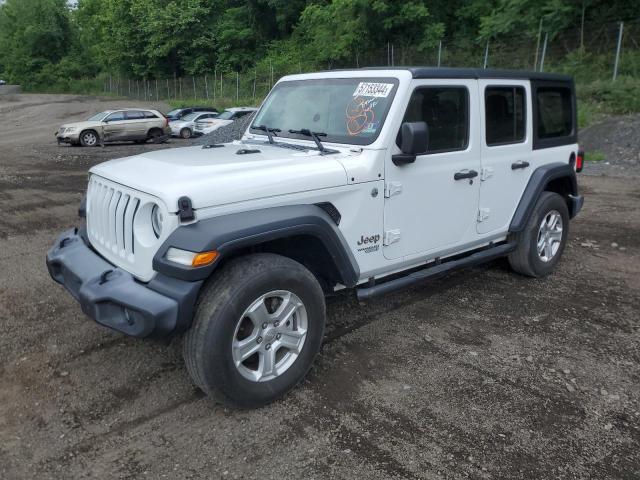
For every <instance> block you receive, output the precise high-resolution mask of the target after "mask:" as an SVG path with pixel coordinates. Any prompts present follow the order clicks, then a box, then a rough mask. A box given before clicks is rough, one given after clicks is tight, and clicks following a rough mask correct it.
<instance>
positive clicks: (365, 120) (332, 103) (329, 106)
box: [251, 78, 398, 145]
mask: <svg viewBox="0 0 640 480" xmlns="http://www.w3.org/2000/svg"><path fill="white" fill-rule="evenodd" d="M397 85H398V80H397V79H394V78H325V79H321V80H296V81H289V82H282V83H279V84H278V85H276V87H275V88H274V89H273V90H272V91H271V93H270V94H269V97H268V98H267V99H266V100H265V102H264V105H263V106H262V108H261V109H260V112H259V113H258V115H257V116H256V119H255V120H254V121H253V124H252V128H251V132H252V133H255V134H263V135H264V132H261V131H260V130H258V129H255V128H253V125H255V126H262V125H264V126H267V127H269V128H277V129H280V130H281V131H280V132H279V133H278V136H279V137H288V138H299V139H308V137H306V136H303V135H300V134H295V133H290V132H289V130H298V131H299V130H302V129H308V130H310V131H312V132H318V133H326V137H322V141H323V142H334V143H347V144H356V145H369V144H371V143H373V142H374V140H375V139H376V138H377V137H378V134H379V133H380V130H381V129H382V125H383V124H384V120H385V117H386V116H387V112H388V111H389V108H390V107H391V103H392V101H393V97H394V95H395V91H396V87H397Z"/></svg>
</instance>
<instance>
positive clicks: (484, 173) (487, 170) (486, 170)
mask: <svg viewBox="0 0 640 480" xmlns="http://www.w3.org/2000/svg"><path fill="white" fill-rule="evenodd" d="M491 177H493V167H482V169H481V170H480V180H482V181H483V182H484V181H485V180H488V179H489V178H491Z"/></svg>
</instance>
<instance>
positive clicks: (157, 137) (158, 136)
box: [147, 128, 163, 144]
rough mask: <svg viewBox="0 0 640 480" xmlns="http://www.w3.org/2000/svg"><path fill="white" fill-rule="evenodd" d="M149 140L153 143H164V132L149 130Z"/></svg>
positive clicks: (156, 129) (157, 129) (154, 129)
mask: <svg viewBox="0 0 640 480" xmlns="http://www.w3.org/2000/svg"><path fill="white" fill-rule="evenodd" d="M147 137H148V140H151V141H152V142H153V143H156V144H158V143H162V137H163V133H162V130H160V129H159V128H152V129H151V130H149V133H148V134H147Z"/></svg>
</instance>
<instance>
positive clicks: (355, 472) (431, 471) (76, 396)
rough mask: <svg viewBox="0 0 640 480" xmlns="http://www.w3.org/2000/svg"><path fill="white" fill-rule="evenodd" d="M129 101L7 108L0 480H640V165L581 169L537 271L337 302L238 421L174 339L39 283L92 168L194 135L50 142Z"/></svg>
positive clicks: (52, 99)
mask: <svg viewBox="0 0 640 480" xmlns="http://www.w3.org/2000/svg"><path fill="white" fill-rule="evenodd" d="M121 104H122V103H121V102H114V101H101V100H98V99H94V98H86V97H73V96H44V95H19V96H14V97H11V98H0V207H1V208H2V211H3V213H2V216H1V217H0V259H1V260H0V268H1V271H2V273H1V274H0V478H2V479H6V480H12V479H31V478H38V479H66V478H118V479H128V478H170V479H182V478H190V479H197V478H207V479H218V478H223V479H227V478H245V479H251V478H264V479H289V478H301V479H302V478H304V479H336V478H367V479H368V480H373V479H435V478H447V479H449V478H454V479H458V478H460V479H461V478H476V479H518V478H522V479H525V478H526V479H551V478H553V479H560V478H563V479H570V478H597V479H609V478H612V479H613V478H616V479H625V478H626V479H632V478H636V479H637V478H639V477H640V330H639V325H640V314H639V313H640V187H639V186H638V178H637V177H629V176H626V177H615V176H584V175H583V176H581V177H580V185H581V189H582V191H583V193H584V194H585V196H586V203H585V207H584V210H583V212H582V214H581V215H580V216H579V217H578V219H576V221H574V222H573V223H572V225H571V234H570V243H569V245H568V248H567V250H566V252H565V256H564V258H563V260H562V262H561V264H560V266H559V268H558V270H557V272H556V273H555V274H554V275H552V276H551V277H549V278H547V279H544V280H531V279H527V278H523V277H521V276H518V275H516V274H514V273H512V272H511V271H510V270H509V269H508V267H507V266H506V264H505V262H504V261H498V262H494V263H491V264H489V265H486V266H482V267H479V268H474V269H471V270H466V271H461V272H458V273H456V274H453V275H450V276H448V277H446V278H445V279H442V280H439V281H434V282H431V283H426V284H424V285H422V286H420V287H416V288H413V289H411V290H408V291H405V292H402V293H397V294H392V295H388V296H385V297H382V298H379V299H376V300H374V301H369V302H367V303H366V304H358V302H357V301H356V300H355V299H354V297H353V295H350V294H342V295H337V296H335V297H332V298H330V299H329V300H328V304H329V305H328V327H327V334H326V338H325V342H324V346H323V348H322V352H321V354H320V355H319V357H318V359H317V362H316V364H315V367H314V368H313V369H312V372H311V374H310V375H309V377H308V378H307V380H306V381H305V382H304V384H303V385H301V386H300V387H299V388H297V389H296V390H295V391H294V392H293V393H291V394H290V395H288V396H287V397H286V398H285V399H283V400H281V401H279V402H276V403H275V404H273V405H271V406H269V407H266V408H263V409H260V410H252V411H235V410H229V409H225V408H222V407H220V406H217V405H215V404H212V403H211V402H210V401H209V400H208V399H207V398H205V397H204V396H203V395H202V394H201V393H200V392H199V391H198V390H197V389H196V388H194V386H193V385H192V384H191V382H190V380H189V377H188V375H187V372H186V370H185V368H184V366H183V364H182V358H181V354H180V342H179V341H175V342H173V343H171V344H170V345H168V346H167V345H164V344H161V343H157V342H151V341H140V340H135V339H130V338H127V337H124V336H122V335H120V334H117V333H115V332H112V331H109V330H107V329H105V328H102V327H100V326H98V325H97V324H95V323H94V322H92V321H90V320H89V319H87V318H86V317H85V316H84V315H83V314H82V313H81V311H80V309H79V307H78V305H77V304H76V303H75V302H74V301H73V300H72V299H71V297H70V296H69V295H68V294H66V292H64V291H63V289H62V288H61V287H60V286H58V285H56V284H55V283H54V282H53V281H52V280H51V279H50V278H49V275H48V274H47V271H46V267H45V263H44V257H45V252H46V251H47V249H48V248H49V246H50V244H51V243H52V242H53V240H54V238H55V236H56V234H57V232H59V231H60V230H62V229H64V228H67V227H69V226H72V225H74V223H75V221H76V218H75V217H76V211H77V205H78V202H79V200H80V198H81V193H82V191H83V189H84V186H85V181H86V175H87V170H88V168H89V167H91V166H92V165H94V164H95V163H97V162H100V161H103V160H106V159H109V158H115V157H121V156H126V155H130V154H133V153H137V152H142V151H145V150H147V149H151V148H167V147H175V146H180V145H184V144H185V143H184V142H182V141H178V140H174V141H173V142H172V143H171V144H170V145H163V146H152V145H144V146H137V145H136V146H133V145H112V146H108V147H106V148H104V149H103V148H94V149H82V148H74V147H68V146H62V147H58V146H56V145H55V142H54V138H53V132H54V131H55V129H56V128H57V126H58V124H60V123H61V122H63V121H65V120H68V119H75V118H82V117H84V116H87V115H88V114H90V113H93V112H94V111H96V110H98V109H105V108H107V107H111V106H114V105H121ZM613 173H615V172H613Z"/></svg>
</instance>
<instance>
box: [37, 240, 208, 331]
mask: <svg viewBox="0 0 640 480" xmlns="http://www.w3.org/2000/svg"><path fill="white" fill-rule="evenodd" d="M47 268H48V269H49V274H50V275H51V277H52V278H53V279H54V280H55V281H56V282H58V283H60V284H61V285H63V286H64V287H65V288H66V289H67V290H68V291H69V293H70V294H71V295H72V296H73V297H74V298H75V299H76V300H77V301H78V302H79V303H80V307H81V308H82V311H83V312H84V313H85V314H86V315H88V316H89V317H91V318H92V319H93V320H95V321H96V322H98V323H100V324H101V325H104V326H106V327H109V328H112V329H114V330H117V331H119V332H122V333H124V334H126V335H130V336H134V337H150V336H153V337H163V336H167V335H169V334H171V333H175V332H178V331H182V330H185V329H186V328H188V327H189V325H190V324H191V320H192V318H193V307H194V305H195V301H196V298H197V295H198V292H199V290H200V286H201V285H202V282H185V281H182V280H178V279H175V278H171V277H166V276H163V275H157V276H156V278H154V279H153V280H152V281H151V282H149V283H146V284H144V283H141V282H138V281H137V280H136V279H135V278H134V277H133V276H132V275H131V274H130V273H128V272H126V271H124V270H122V269H121V268H118V267H116V266H114V265H112V264H111V263H109V262H107V261H106V260H105V259H103V258H102V257H101V256H100V255H98V254H97V253H96V252H95V251H94V250H92V249H91V247H89V246H88V244H87V242H86V241H85V238H84V236H83V234H82V232H79V231H78V230H77V229H73V230H68V231H66V232H64V233H62V234H61V235H60V236H59V237H58V239H57V240H56V243H55V244H54V245H53V247H51V249H50V250H49V252H47Z"/></svg>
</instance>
